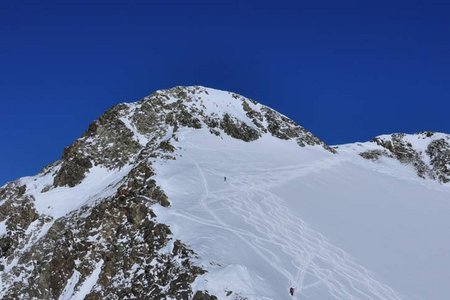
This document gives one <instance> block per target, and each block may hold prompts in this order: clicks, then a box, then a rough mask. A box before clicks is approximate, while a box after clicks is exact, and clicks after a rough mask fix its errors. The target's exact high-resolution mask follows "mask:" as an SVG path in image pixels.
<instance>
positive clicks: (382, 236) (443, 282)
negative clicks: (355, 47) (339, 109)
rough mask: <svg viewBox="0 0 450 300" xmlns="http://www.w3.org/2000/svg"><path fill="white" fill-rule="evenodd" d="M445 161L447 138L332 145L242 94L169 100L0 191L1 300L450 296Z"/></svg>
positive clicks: (132, 107) (111, 125) (127, 106)
mask: <svg viewBox="0 0 450 300" xmlns="http://www.w3.org/2000/svg"><path fill="white" fill-rule="evenodd" d="M336 152H337V153H338V154H336ZM449 157H450V155H449V136H448V135H446V134H441V133H430V132H424V133H420V134H416V135H406V134H392V135H383V136H379V137H376V138H375V139H373V140H372V141H370V142H366V143H355V144H348V145H342V146H337V147H335V148H330V147H328V146H327V145H326V144H325V143H323V142H322V141H321V140H319V139H318V138H317V137H315V136H314V135H313V134H312V133H311V132H309V131H307V130H306V129H304V128H303V127H301V126H300V125H298V124H296V123H295V122H293V121H292V120H290V119H289V118H287V117H286V116H284V115H282V114H280V113H278V112H276V111H274V110H272V109H270V108H269V107H267V106H264V105H261V104H259V103H257V102H256V101H253V100H250V99H248V98H245V97H243V96H240V95H238V94H235V93H230V92H225V91H219V90H215V89H210V88H205V87H198V86H194V87H175V88H172V89H168V90H160V91H157V92H155V93H153V94H151V95H149V96H148V97H145V98H143V99H141V100H140V101H137V102H134V103H122V104H119V105H116V106H114V107H113V108H111V109H110V110H108V111H107V112H105V114H103V115H102V116H101V117H100V118H99V119H98V120H95V121H94V122H92V123H91V124H90V125H89V127H88V129H87V130H86V132H85V133H84V134H83V135H82V136H81V137H80V138H79V139H77V140H76V141H75V142H74V143H73V144H71V145H70V146H69V147H67V148H66V149H65V150H64V152H63V155H62V157H61V159H60V160H58V161H56V162H55V163H53V164H51V165H49V166H47V167H45V168H44V169H43V170H42V171H41V172H40V173H39V174H37V175H35V176H30V177H23V178H20V179H18V180H15V181H13V182H10V183H8V184H6V185H4V186H3V187H1V188H0V298H2V299H3V298H4V299H59V300H65V299H122V298H123V299H135V298H138V299H177V300H178V299H179V300H185V299H189V300H191V299H192V300H217V299H224V300H242V299H248V300H259V299H268V300H269V299H272V300H275V299H276V300H281V299H283V300H287V299H383V300H386V299H392V300H398V299H403V298H405V299H408V297H410V296H411V297H410V298H412V299H415V298H417V299H446V298H445V297H446V296H447V295H448V294H449V293H450V290H449V288H448V282H447V278H449V277H450V272H449V270H450V261H449V260H448V255H447V253H449V251H450V244H449V243H448V241H447V240H446V239H443V238H442V236H445V235H446V234H447V232H448V228H450V227H449V226H450V221H449V218H448V211H450V204H449V203H448V199H449V195H450V194H449V193H450V190H449V188H450V185H449V184H439V183H438V182H437V180H439V181H440V182H442V183H445V182H446V181H448V179H449V174H448V169H449ZM415 173H418V175H419V176H422V177H425V178H432V179H433V180H421V179H419V178H417V176H416V174H415ZM434 179H437V180H434ZM430 228H432V229H433V234H430V230H429V229H430ZM291 289H293V291H294V295H293V296H292V295H291V294H290V291H292V290H291ZM404 295H406V296H404Z"/></svg>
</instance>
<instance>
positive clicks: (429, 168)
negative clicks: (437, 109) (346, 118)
mask: <svg viewBox="0 0 450 300" xmlns="http://www.w3.org/2000/svg"><path fill="white" fill-rule="evenodd" d="M338 148H339V149H340V150H341V152H352V153H358V154H359V155H361V156H362V157H364V158H366V159H368V160H372V161H378V160H379V159H380V158H391V159H396V160H398V161H400V162H401V163H403V164H405V165H409V166H410V167H411V168H413V169H414V170H415V172H416V173H417V175H418V176H419V177H422V178H431V179H436V180H438V181H440V182H442V183H448V182H450V135H448V134H445V133H438V132H421V133H417V134H403V133H394V134H391V135H381V136H378V137H376V138H374V139H373V140H372V141H370V142H366V143H356V144H349V145H343V146H339V147H338Z"/></svg>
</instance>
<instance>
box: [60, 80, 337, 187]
mask: <svg viewBox="0 0 450 300" xmlns="http://www.w3.org/2000/svg"><path fill="white" fill-rule="evenodd" d="M180 128H193V129H203V130H206V131H208V132H209V133H210V134H214V135H216V136H218V137H221V136H224V135H228V136H230V137H232V138H235V139H239V140H242V141H244V142H252V141H255V140H257V139H259V138H261V137H262V136H264V135H270V136H274V137H276V138H279V139H283V140H291V141H293V142H295V143H297V144H298V145H299V146H301V147H304V146H306V145H310V146H320V147H323V148H325V149H326V150H328V151H330V152H334V149H331V148H330V147H328V146H327V145H326V144H325V143H324V142H322V141H321V140H320V139H319V138H317V137H316V136H314V135H313V134H312V133H311V132H309V131H307V130H306V129H305V128H303V127H301V126H300V125H298V124H297V123H295V122H294V121H292V120H290V119H289V118H287V117H286V116H283V115H282V114H280V113H278V112H276V111H274V110H272V109H270V108H269V107H266V106H264V105H261V104H258V103H257V102H256V101H253V100H250V99H248V98H245V97H243V96H240V95H238V94H235V93H231V92H225V91H219V90H215V89H210V88H205V87H197V86H193V87H175V88H172V89H168V90H160V91H157V92H155V93H153V94H151V95H150V96H147V97H145V98H144V99H142V100H140V101H138V102H134V103H130V104H124V103H123V104H119V105H116V106H114V107H113V108H111V109H110V110H108V111H107V112H106V113H105V114H104V115H103V116H101V117H100V118H99V119H98V120H96V121H94V122H93V123H91V125H90V126H89V128H88V130H87V131H86V132H85V133H84V135H83V136H82V137H81V138H79V139H78V140H76V141H75V142H74V143H73V144H72V145H70V146H69V147H67V148H66V149H65V150H64V153H63V156H62V159H61V161H60V162H59V164H58V171H57V175H56V176H55V180H54V186H75V185H77V184H79V183H80V182H81V180H82V179H83V178H84V175H85V174H86V173H87V172H88V170H89V169H91V168H92V167H93V166H103V167H106V168H109V169H120V168H122V167H123V166H125V165H127V164H132V163H133V162H134V161H135V160H136V159H141V158H142V157H145V155H146V153H147V154H148V153H152V155H156V153H160V152H167V151H168V150H171V149H172V148H171V146H170V145H171V144H170V141H171V140H173V139H177V132H178V131H179V130H180ZM161 155H162V154H161ZM55 169H56V167H55Z"/></svg>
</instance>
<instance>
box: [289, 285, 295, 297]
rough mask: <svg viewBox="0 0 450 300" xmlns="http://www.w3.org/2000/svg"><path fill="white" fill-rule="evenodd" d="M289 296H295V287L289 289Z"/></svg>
mask: <svg viewBox="0 0 450 300" xmlns="http://www.w3.org/2000/svg"><path fill="white" fill-rule="evenodd" d="M289 294H291V296H294V288H293V287H291V288H290V289H289Z"/></svg>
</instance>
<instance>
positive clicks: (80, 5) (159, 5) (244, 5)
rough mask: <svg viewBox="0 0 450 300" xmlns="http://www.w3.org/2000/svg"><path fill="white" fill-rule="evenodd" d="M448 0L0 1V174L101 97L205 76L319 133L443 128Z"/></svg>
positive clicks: (49, 157) (19, 166) (44, 148)
mask: <svg viewBox="0 0 450 300" xmlns="http://www.w3.org/2000/svg"><path fill="white" fill-rule="evenodd" d="M449 79H450V2H449V1H442V2H435V1H404V2H399V1H262V0H260V1H211V0H210V1H187V0H185V1H172V0H165V1H50V0H49V1H20V0H2V1H0V99H1V109H0V137H1V147H0V185H1V184H2V183H4V182H6V181H7V180H11V179H15V178H17V177H20V176H25V175H31V174H34V173H36V172H37V171H38V170H39V169H40V168H41V167H43V166H44V165H46V164H47V163H50V162H52V161H54V160H56V159H58V158H59V157H60V155H61V152H62V150H63V147H64V146H67V145H68V144H70V143H71V142H72V141H73V140H74V139H76V138H77V137H79V136H80V134H81V133H82V132H83V131H84V130H85V129H86V127H87V125H88V124H89V123H90V122H91V121H92V120H94V119H96V118H97V117H98V116H100V114H101V113H102V112H103V111H105V110H106V109H107V108H109V107H110V106H112V105H114V104H116V103H118V102H123V101H135V100H138V99H139V98H141V97H143V96H145V95H147V94H149V93H151V92H153V91H154V90H156V89H161V88H169V87H172V86H175V85H205V86H209V87H215V88H219V89H225V90H230V91H235V92H238V93H241V94H243V95H245V96H248V97H251V98H254V99H256V100H258V101H260V102H262V103H264V104H266V105H269V106H271V107H273V108H275V109H277V110H278V111H280V112H282V113H284V114H286V115H288V116H289V117H291V118H293V119H294V120H295V121H297V122H299V123H300V124H301V125H303V126H305V127H306V128H308V129H310V130H311V131H312V132H313V133H315V134H316V135H318V136H319V137H320V138H322V139H324V140H325V141H326V142H328V143H330V144H337V143H347V142H353V141H365V140H368V139H371V138H372V137H374V136H376V135H379V134H383V133H391V132H410V133H412V132H417V131H422V130H434V131H443V132H450V101H449V100H450V81H449Z"/></svg>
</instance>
